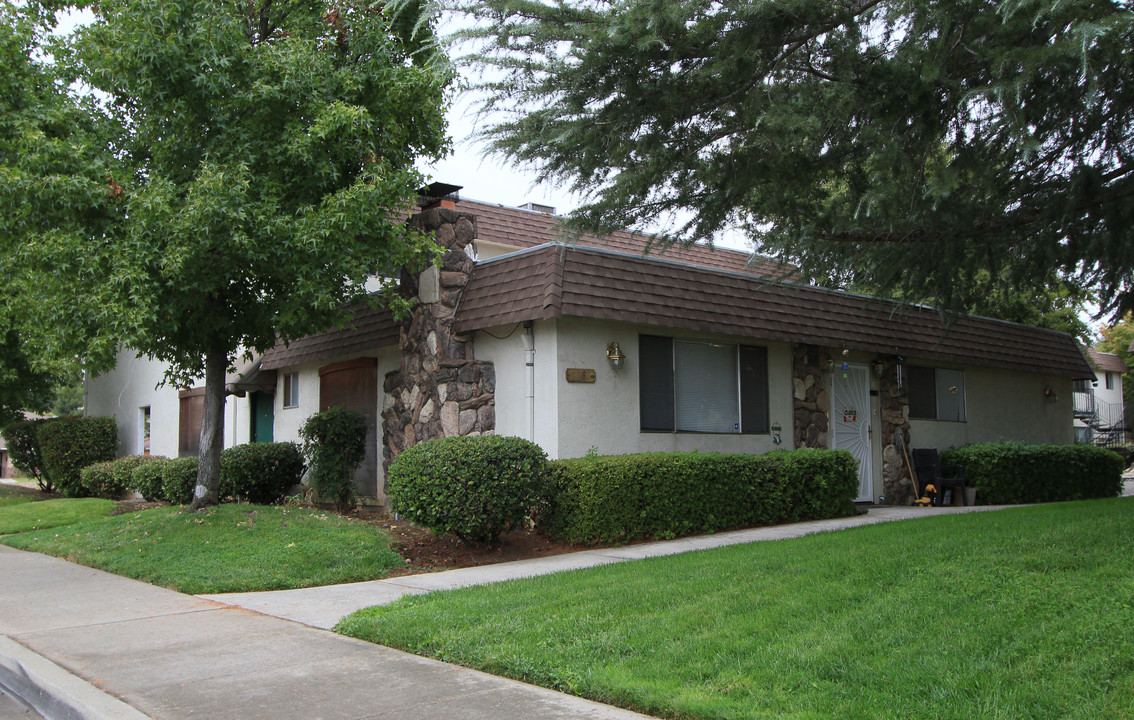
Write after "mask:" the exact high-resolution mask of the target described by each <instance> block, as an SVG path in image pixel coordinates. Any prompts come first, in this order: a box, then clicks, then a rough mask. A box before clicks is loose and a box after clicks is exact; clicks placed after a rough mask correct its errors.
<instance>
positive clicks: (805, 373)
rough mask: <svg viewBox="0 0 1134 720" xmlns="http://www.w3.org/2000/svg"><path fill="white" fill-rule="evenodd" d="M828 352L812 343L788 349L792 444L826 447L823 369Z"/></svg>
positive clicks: (827, 401)
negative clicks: (790, 376)
mask: <svg viewBox="0 0 1134 720" xmlns="http://www.w3.org/2000/svg"><path fill="white" fill-rule="evenodd" d="M830 366H831V355H830V354H829V353H828V352H827V351H826V350H824V349H823V348H820V347H815V346H814V345H796V346H795V347H793V348H792V385H793V388H792V397H793V398H794V399H795V433H794V436H795V447H797V448H826V447H828V443H827V433H828V432H830V414H829V413H830V410H831V398H830V397H829V396H830V393H829V392H828V391H827V372H828V371H829V370H830Z"/></svg>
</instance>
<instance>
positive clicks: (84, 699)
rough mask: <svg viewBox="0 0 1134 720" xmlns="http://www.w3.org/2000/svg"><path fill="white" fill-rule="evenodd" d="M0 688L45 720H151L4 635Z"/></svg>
mask: <svg viewBox="0 0 1134 720" xmlns="http://www.w3.org/2000/svg"><path fill="white" fill-rule="evenodd" d="M0 686H3V687H4V689H5V690H7V691H8V693H9V694H11V695H13V696H15V697H16V698H18V699H19V700H20V701H21V702H23V703H24V704H26V705H28V706H30V707H31V708H32V709H33V710H35V711H36V712H38V713H39V714H40V715H42V716H43V717H45V718H47V720H151V718H150V716H149V715H145V714H143V713H141V712H139V711H138V710H135V709H134V708H132V707H130V706H129V705H127V704H126V703H124V702H122V701H121V700H118V699H117V698H115V697H113V696H111V695H108V694H107V693H105V692H103V691H102V690H99V689H98V688H96V687H95V686H94V685H91V684H90V683H88V682H86V681H84V680H82V679H80V678H78V677H76V676H74V675H72V674H71V673H69V672H67V671H66V670H64V669H63V668H61V667H59V666H58V665H56V664H55V663H53V662H51V661H50V660H48V659H46V658H44V657H42V656H41V655H38V654H36V653H34V652H32V651H31V650H29V649H27V648H26V647H24V646H23V645H20V644H19V643H18V642H16V641H15V640H12V639H11V638H9V637H7V636H4V635H0Z"/></svg>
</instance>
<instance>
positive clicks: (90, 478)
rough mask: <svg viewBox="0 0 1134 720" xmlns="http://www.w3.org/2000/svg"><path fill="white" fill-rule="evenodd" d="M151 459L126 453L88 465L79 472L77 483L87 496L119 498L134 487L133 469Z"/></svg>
mask: <svg viewBox="0 0 1134 720" xmlns="http://www.w3.org/2000/svg"><path fill="white" fill-rule="evenodd" d="M153 459H155V458H153V457H150V456H148V455H127V456H126V457H121V458H118V459H117V460H111V461H110V462H101V463H95V464H93V465H88V466H86V467H85V468H83V469H82V470H81V471H80V472H79V484H80V485H81V486H82V489H83V493H84V494H86V495H88V496H91V497H100V498H106V499H107V500H118V499H121V497H122V496H123V495H124V494H126V493H127V492H128V491H132V490H134V489H135V483H134V471H135V470H136V469H137V468H138V466H140V465H142V464H143V463H146V462H149V461H150V460H153Z"/></svg>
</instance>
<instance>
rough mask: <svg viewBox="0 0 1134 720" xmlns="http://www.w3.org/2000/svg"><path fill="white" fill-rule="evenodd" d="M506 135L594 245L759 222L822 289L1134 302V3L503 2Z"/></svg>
mask: <svg viewBox="0 0 1134 720" xmlns="http://www.w3.org/2000/svg"><path fill="white" fill-rule="evenodd" d="M464 9H465V10H466V11H467V12H468V13H470V14H471V15H472V16H474V17H475V18H476V19H477V20H478V21H479V24H478V25H477V26H476V27H477V28H478V29H476V30H472V31H469V32H467V33H465V36H466V38H471V39H472V41H473V42H474V45H475V48H476V49H475V50H474V51H473V54H472V55H471V56H470V60H471V61H472V62H473V63H475V64H476V65H478V66H479V67H480V68H481V69H483V70H485V71H486V73H485V74H484V76H483V77H485V78H486V79H485V80H484V82H483V83H482V86H483V88H484V89H485V90H487V92H488V93H489V100H488V101H487V102H486V103H485V106H484V108H483V109H484V110H486V111H487V112H489V113H495V114H490V115H488V117H489V121H490V125H489V126H488V128H487V130H486V131H485V137H486V138H487V140H488V141H489V143H490V147H491V148H492V149H493V150H494V151H496V152H497V153H500V154H502V155H503V156H505V157H506V158H509V159H511V160H512V161H515V162H517V163H520V164H526V165H531V166H533V167H535V168H536V169H537V170H538V172H539V174H540V178H541V179H542V180H548V181H552V182H559V183H563V184H566V185H568V186H569V187H570V188H571V189H573V190H576V191H579V192H582V193H589V202H588V203H587V204H585V205H584V206H583V207H581V208H580V209H579V210H577V211H576V212H575V213H574V214H573V217H572V218H571V225H572V226H573V227H575V228H576V229H579V230H587V231H594V232H604V231H610V230H612V229H615V228H622V227H638V228H645V227H650V226H654V225H656V223H657V221H658V218H659V217H661V218H677V221H676V223H675V224H674V225H673V226H672V228H671V229H670V232H669V234H670V235H671V237H673V238H674V239H675V240H677V241H680V242H686V243H688V242H692V241H695V240H698V239H703V238H713V237H715V236H716V235H717V234H718V233H720V232H721V231H723V230H725V229H727V228H729V227H733V226H737V225H739V226H740V227H743V228H744V229H746V231H747V232H748V233H750V235H751V237H752V238H753V239H754V240H755V241H756V243H757V248H758V250H760V251H762V252H767V253H772V254H777V255H778V256H780V257H781V258H782V259H785V260H789V261H792V262H795V263H797V264H798V265H799V266H800V267H801V268H802V270H803V272H804V275H805V277H808V278H809V279H811V280H813V281H818V282H821V283H824V284H834V285H841V286H843V287H846V286H847V284H848V283H849V282H856V283H860V284H868V285H870V286H873V287H875V288H880V289H882V290H884V291H886V292H887V294H890V295H894V296H899V297H902V298H906V299H909V300H924V299H932V300H933V301H934V302H935V303H937V304H938V306H939V307H944V308H946V309H950V310H960V311H964V310H965V309H967V308H969V307H973V306H976V305H978V304H979V300H980V297H979V296H980V295H981V294H983V293H985V292H987V289H988V287H989V284H990V283H991V284H993V285H995V286H997V287H998V288H1002V289H1004V290H1005V291H1012V290H1014V289H1016V288H1020V287H1028V288H1036V289H1038V288H1041V287H1042V286H1043V284H1044V282H1045V281H1046V280H1047V279H1048V278H1049V277H1051V276H1052V275H1053V274H1054V275H1057V276H1060V277H1064V278H1066V279H1068V280H1070V281H1072V282H1074V283H1075V285H1077V286H1078V287H1081V288H1090V289H1092V290H1094V291H1095V292H1096V293H1097V296H1098V297H1099V298H1100V299H1101V301H1102V304H1103V307H1104V310H1105V311H1107V312H1111V313H1115V314H1116V315H1121V314H1122V313H1124V312H1126V311H1128V310H1130V309H1132V308H1134V279H1132V278H1134V237H1132V233H1134V52H1132V51H1131V48H1132V47H1134V10H1132V9H1131V8H1130V6H1129V4H1128V3H1124V2H1119V1H1118V0H1066V1H1063V0H1060V1H1059V2H1057V1H1056V0H1011V1H1010V2H1003V3H988V2H983V1H979V0H945V1H943V2H925V1H924V0H846V1H842V0H839V1H833V0H791V1H790V2H789V1H788V0H771V1H769V2H734V1H731V0H724V1H723V2H721V1H716V0H667V1H666V2H658V1H657V0H623V1H621V2H608V1H599V2H593V1H590V0H587V1H582V2H571V1H570V0H556V1H554V2H550V1H548V2H544V1H540V0H484V1H483V2H475V3H473V2H468V3H466V4H465V5H464Z"/></svg>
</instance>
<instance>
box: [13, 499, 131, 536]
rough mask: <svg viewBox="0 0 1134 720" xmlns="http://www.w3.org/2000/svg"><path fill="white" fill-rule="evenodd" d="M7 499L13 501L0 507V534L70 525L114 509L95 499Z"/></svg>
mask: <svg viewBox="0 0 1134 720" xmlns="http://www.w3.org/2000/svg"><path fill="white" fill-rule="evenodd" d="M11 499H12V500H16V502H15V503H13V504H0V535H7V534H9V533H22V532H29V531H32V530H46V529H49V528H57V527H61V526H63V525H71V524H72V523H76V522H79V521H80V520H89V519H92V518H104V517H106V516H107V515H109V514H110V511H111V510H113V509H114V501H113V500H99V499H97V498H83V499H81V500H44V501H43V502H30V501H25V500H24V498H21V497H15V498H11ZM0 500H2V498H0Z"/></svg>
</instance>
